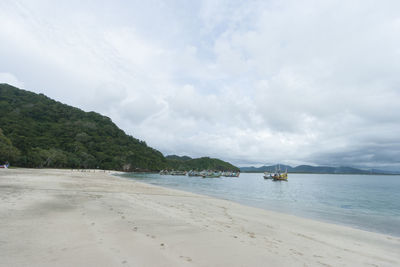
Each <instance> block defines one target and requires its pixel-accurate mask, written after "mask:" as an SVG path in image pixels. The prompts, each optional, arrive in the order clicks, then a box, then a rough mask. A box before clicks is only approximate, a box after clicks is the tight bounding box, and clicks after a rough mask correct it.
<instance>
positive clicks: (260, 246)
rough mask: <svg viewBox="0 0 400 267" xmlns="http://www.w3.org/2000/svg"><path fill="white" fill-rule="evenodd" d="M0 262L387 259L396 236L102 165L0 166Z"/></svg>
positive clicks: (394, 254) (397, 259) (399, 242)
mask: <svg viewBox="0 0 400 267" xmlns="http://www.w3.org/2000/svg"><path fill="white" fill-rule="evenodd" d="M0 196H1V198H2V202H1V203H0V217H1V218H2V220H0V266H54V265H57V266H88V265H98V266H114V265H121V266H186V265H187V266H265V265H270V266H288V265H292V266H299V265H304V264H305V265H307V266H321V265H334V266H337V265H343V266H371V265H378V266H395V265H400V255H399V254H398V251H400V238H398V237H395V236H390V235H385V234H379V233H375V232H368V231H364V230H359V229H354V228H350V227H347V226H342V225H337V224H330V223H326V222H321V221H316V220H312V219H307V218H302V217H297V216H294V215H289V214H284V213H278V212H275V211H269V210H264V209H260V208H254V207H250V206H245V205H242V204H239V203H236V202H232V201H229V200H223V199H218V198H214V197H209V196H206V195H199V194H195V193H190V192H186V191H180V190H177V189H170V188H165V187H160V186H155V185H151V184H146V183H143V182H138V181H135V180H132V179H127V178H125V177H121V176H118V175H110V174H109V173H104V172H103V171H100V170H96V171H94V172H77V171H71V170H57V169H41V170H37V169H8V170H5V171H4V170H2V171H0Z"/></svg>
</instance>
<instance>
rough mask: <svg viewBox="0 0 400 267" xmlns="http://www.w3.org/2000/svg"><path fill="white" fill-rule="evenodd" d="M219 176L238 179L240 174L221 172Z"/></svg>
mask: <svg viewBox="0 0 400 267" xmlns="http://www.w3.org/2000/svg"><path fill="white" fill-rule="evenodd" d="M221 175H222V176H225V177H239V175H240V172H223V173H222V174H221Z"/></svg>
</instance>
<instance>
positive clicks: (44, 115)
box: [0, 84, 238, 171]
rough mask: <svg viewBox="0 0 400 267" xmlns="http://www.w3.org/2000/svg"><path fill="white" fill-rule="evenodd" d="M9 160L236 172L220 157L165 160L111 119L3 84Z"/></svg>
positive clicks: (2, 147) (3, 141)
mask: <svg viewBox="0 0 400 267" xmlns="http://www.w3.org/2000/svg"><path fill="white" fill-rule="evenodd" d="M5 161H9V162H10V163H11V165H12V166H19V167H31V168H42V167H50V168H100V169H109V170H124V171H142V170H146V171H149V170H150V171H157V170H161V169H166V168H169V169H184V170H189V169H215V170H238V168H237V167H235V166H233V165H231V164H229V163H227V162H224V161H222V160H219V159H210V158H200V159H192V158H190V157H187V156H184V157H178V156H170V157H168V158H165V157H164V156H163V155H162V154H161V153H160V152H159V151H157V150H155V149H153V148H151V147H148V146H147V145H146V143H145V142H144V141H140V140H138V139H136V138H134V137H132V136H129V135H127V134H125V133H124V131H122V130H121V129H119V128H118V127H117V126H116V125H115V124H114V123H113V122H112V121H111V120H110V118H108V117H105V116H102V115H100V114H98V113H95V112H85V111H82V110H80V109H78V108H75V107H71V106H68V105H65V104H62V103H60V102H57V101H54V100H52V99H50V98H48V97H47V96H45V95H43V94H35V93H32V92H29V91H25V90H21V89H18V88H16V87H13V86H10V85H8V84H0V164H2V163H4V162H5Z"/></svg>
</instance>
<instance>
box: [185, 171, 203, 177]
mask: <svg viewBox="0 0 400 267" xmlns="http://www.w3.org/2000/svg"><path fill="white" fill-rule="evenodd" d="M188 176H202V175H201V172H198V171H193V170H192V171H189V172H188Z"/></svg>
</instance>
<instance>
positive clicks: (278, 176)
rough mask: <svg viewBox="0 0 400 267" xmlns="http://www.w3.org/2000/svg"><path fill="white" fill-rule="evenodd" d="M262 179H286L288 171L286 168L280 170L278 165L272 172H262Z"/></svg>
mask: <svg viewBox="0 0 400 267" xmlns="http://www.w3.org/2000/svg"><path fill="white" fill-rule="evenodd" d="M264 179H272V180H273V181H287V179H288V173H287V169H286V171H285V172H283V173H282V172H281V168H280V166H279V167H278V168H277V169H276V170H275V172H274V173H269V172H264Z"/></svg>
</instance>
